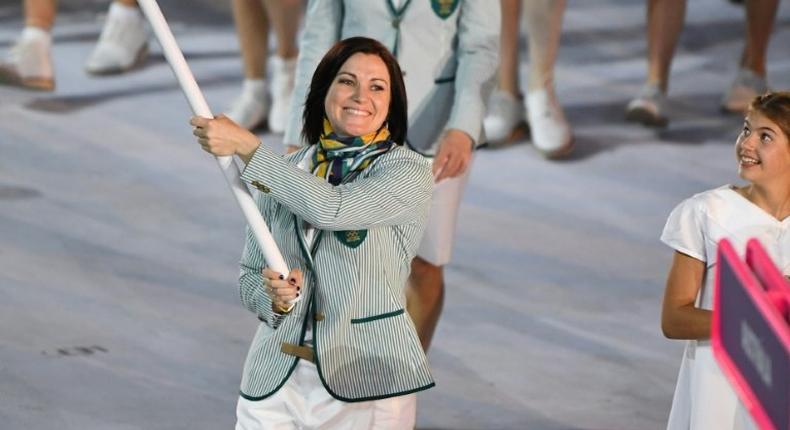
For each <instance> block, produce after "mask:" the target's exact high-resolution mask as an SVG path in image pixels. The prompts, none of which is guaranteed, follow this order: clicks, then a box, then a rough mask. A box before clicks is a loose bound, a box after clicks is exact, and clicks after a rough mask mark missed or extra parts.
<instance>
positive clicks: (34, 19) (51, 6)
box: [24, 0, 57, 31]
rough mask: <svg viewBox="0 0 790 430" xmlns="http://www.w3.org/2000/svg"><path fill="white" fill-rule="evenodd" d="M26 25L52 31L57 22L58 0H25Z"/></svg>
mask: <svg viewBox="0 0 790 430" xmlns="http://www.w3.org/2000/svg"><path fill="white" fill-rule="evenodd" d="M24 5H25V26H28V27H38V28H40V29H42V30H46V31H50V30H51V29H52V25H53V24H54V23H55V9H56V8H57V0H25V2H24Z"/></svg>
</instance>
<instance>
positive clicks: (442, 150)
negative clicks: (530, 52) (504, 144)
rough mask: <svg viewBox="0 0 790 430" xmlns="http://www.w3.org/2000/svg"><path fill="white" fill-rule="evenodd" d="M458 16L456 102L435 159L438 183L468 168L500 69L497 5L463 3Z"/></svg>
mask: <svg viewBox="0 0 790 430" xmlns="http://www.w3.org/2000/svg"><path fill="white" fill-rule="evenodd" d="M460 14H461V16H460V17H459V23H458V68H457V70H456V74H455V100H454V101H453V107H452V109H451V111H450V119H449V120H448V122H447V126H446V132H445V133H444V134H443V136H442V138H441V141H440V143H439V148H438V150H437V152H436V156H435V157H434V166H433V173H434V176H435V177H436V180H437V181H439V180H441V179H444V178H447V177H455V176H458V175H461V174H462V173H464V172H465V171H466V169H467V168H468V166H469V162H470V161H471V157H472V149H473V148H474V147H475V146H476V145H478V144H480V143H481V142H480V139H481V137H482V129H483V118H484V117H485V114H486V104H487V102H488V96H489V94H490V92H491V90H492V88H493V84H494V83H495V79H496V73H497V68H498V65H499V31H500V29H499V24H500V7H499V3H498V2H492V1H489V0H463V1H462V3H461V10H460Z"/></svg>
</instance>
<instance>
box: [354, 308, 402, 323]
mask: <svg viewBox="0 0 790 430" xmlns="http://www.w3.org/2000/svg"><path fill="white" fill-rule="evenodd" d="M403 312H404V311H403V309H398V310H397V311H392V312H387V313H386V314H379V315H373V316H371V317H365V318H353V319H351V324H362V323H366V322H371V321H376V320H382V319H384V318H392V317H396V316H398V315H400V314H402V313H403Z"/></svg>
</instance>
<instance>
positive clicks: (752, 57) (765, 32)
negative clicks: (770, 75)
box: [741, 0, 779, 77]
mask: <svg viewBox="0 0 790 430" xmlns="http://www.w3.org/2000/svg"><path fill="white" fill-rule="evenodd" d="M778 5H779V0H749V1H747V2H746V43H745V44H744V54H743V57H742V64H741V65H742V66H743V67H744V68H747V69H749V70H751V71H753V72H754V73H755V74H757V75H758V76H761V77H765V64H766V53H767V52H768V42H769V41H770V39H771V32H772V31H773V26H774V18H775V17H776V9H777V7H778Z"/></svg>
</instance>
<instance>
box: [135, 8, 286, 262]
mask: <svg viewBox="0 0 790 430" xmlns="http://www.w3.org/2000/svg"><path fill="white" fill-rule="evenodd" d="M137 3H138V4H139V5H140V9H141V10H142V11H143V14H144V15H145V17H146V18H147V19H148V22H149V23H150V24H151V28H152V29H153V31H154V35H155V36H156V38H157V40H158V41H159V44H160V45H161V46H162V52H163V53H164V55H165V58H166V59H167V62H168V64H170V68H171V69H173V73H174V74H175V76H176V79H177V80H178V84H179V85H180V86H181V90H182V91H183V93H184V95H185V96H186V98H187V101H188V102H189V106H190V107H191V108H192V112H194V114H195V115H197V116H202V117H205V118H213V117H214V115H213V114H212V113H211V109H209V107H208V103H206V99H205V98H204V97H203V93H202V92H201V91H200V87H198V84H197V82H196V81H195V77H194V76H193V75H192V71H191V70H190V69H189V65H187V62H186V59H184V54H183V53H182V52H181V49H180V48H179V47H178V44H177V43H176V39H175V37H174V36H173V32H172V31H171V30H170V27H169V26H168V25H167V21H166V20H165V17H164V15H162V10H161V9H160V8H159V5H158V4H157V3H156V0H138V2H137ZM215 158H216V159H217V164H219V168H220V169H221V170H222V173H223V174H224V176H225V179H226V180H227V182H228V185H229V186H230V189H231V191H232V192H233V196H234V197H235V198H236V201H237V202H238V203H239V206H240V207H241V211H242V213H243V214H244V218H246V220H247V223H248V224H249V226H250V229H251V230H252V233H253V235H254V236H255V239H256V240H257V241H258V245H259V247H260V249H261V252H262V253H263V258H264V259H265V260H266V263H267V265H268V266H269V268H271V269H272V270H274V271H276V272H279V273H282V274H283V275H288V273H289V270H288V266H287V265H286V264H285V259H283V256H282V254H281V253H280V250H279V249H278V248H277V244H276V243H275V242H274V238H273V237H272V234H271V233H270V232H269V228H268V226H267V225H266V222H265V221H264V220H263V217H262V216H261V213H260V211H259V210H258V206H257V205H256V204H255V200H254V199H253V198H252V195H251V194H250V192H249V190H248V189H247V187H246V186H245V185H244V183H243V182H242V181H241V175H240V173H239V169H238V167H237V166H236V164H235V163H234V162H233V157H232V156H220V157H215Z"/></svg>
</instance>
